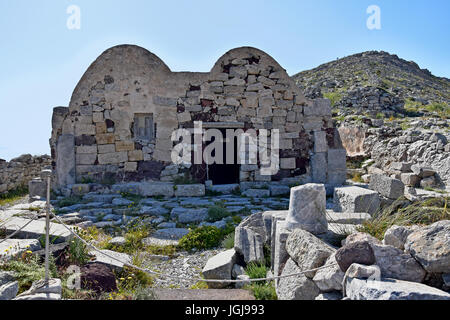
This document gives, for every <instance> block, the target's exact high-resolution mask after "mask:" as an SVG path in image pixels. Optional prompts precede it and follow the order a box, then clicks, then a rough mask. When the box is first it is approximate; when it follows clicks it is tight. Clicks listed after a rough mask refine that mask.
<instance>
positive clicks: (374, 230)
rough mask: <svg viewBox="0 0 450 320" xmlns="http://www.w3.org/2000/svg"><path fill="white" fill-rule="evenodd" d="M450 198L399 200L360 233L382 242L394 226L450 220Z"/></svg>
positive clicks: (375, 215) (369, 221) (377, 214)
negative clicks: (385, 234)
mask: <svg viewBox="0 0 450 320" xmlns="http://www.w3.org/2000/svg"><path fill="white" fill-rule="evenodd" d="M449 200H450V198H430V199H426V200H421V201H415V202H413V203H411V202H410V201H408V200H405V199H404V198H399V199H397V200H396V201H394V203H393V204H391V205H390V206H388V207H387V208H385V209H382V210H380V211H378V212H377V213H375V214H374V215H372V218H371V219H370V220H367V221H365V222H363V224H362V226H361V227H359V228H358V231H361V232H366V233H369V234H370V235H372V236H374V237H376V238H378V239H380V240H382V239H383V238H384V233H385V232H386V230H387V229H389V227H391V226H393V225H399V226H402V225H403V226H409V225H413V224H418V225H429V224H432V223H434V222H437V221H440V220H448V219H450V212H449V210H448V202H449Z"/></svg>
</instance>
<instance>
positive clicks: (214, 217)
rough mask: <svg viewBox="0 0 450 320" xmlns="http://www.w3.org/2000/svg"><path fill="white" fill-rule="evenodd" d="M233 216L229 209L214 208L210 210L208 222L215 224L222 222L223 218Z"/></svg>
mask: <svg viewBox="0 0 450 320" xmlns="http://www.w3.org/2000/svg"><path fill="white" fill-rule="evenodd" d="M229 216H231V213H230V212H228V210H227V209H225V208H224V207H220V206H212V207H210V208H209V209H208V219H207V220H208V221H209V222H215V221H219V220H222V219H223V218H226V217H229Z"/></svg>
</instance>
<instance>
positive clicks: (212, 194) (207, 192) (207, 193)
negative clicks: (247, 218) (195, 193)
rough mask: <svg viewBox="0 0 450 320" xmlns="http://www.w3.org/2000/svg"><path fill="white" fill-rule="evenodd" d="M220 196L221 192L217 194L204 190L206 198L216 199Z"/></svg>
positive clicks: (216, 192) (213, 191)
mask: <svg viewBox="0 0 450 320" xmlns="http://www.w3.org/2000/svg"><path fill="white" fill-rule="evenodd" d="M221 195H222V192H219V191H215V190H211V189H206V190H205V196H206V197H217V196H221Z"/></svg>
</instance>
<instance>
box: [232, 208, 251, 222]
mask: <svg viewBox="0 0 450 320" xmlns="http://www.w3.org/2000/svg"><path fill="white" fill-rule="evenodd" d="M245 209H247V210H246V211H243V210H244V209H242V210H239V213H240V214H250V210H249V209H248V208H245ZM231 219H232V221H233V223H234V224H236V225H237V224H239V223H241V221H242V217H241V216H232V217H231Z"/></svg>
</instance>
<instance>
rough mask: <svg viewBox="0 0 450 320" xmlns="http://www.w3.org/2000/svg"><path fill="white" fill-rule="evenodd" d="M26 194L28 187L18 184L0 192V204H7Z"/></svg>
mask: <svg viewBox="0 0 450 320" xmlns="http://www.w3.org/2000/svg"><path fill="white" fill-rule="evenodd" d="M27 194H28V188H27V187H26V186H20V187H17V188H16V189H14V190H10V191H8V192H6V193H4V194H0V206H5V205H7V204H10V203H13V202H14V201H17V200H19V199H20V198H22V197H23V196H25V195H27Z"/></svg>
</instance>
